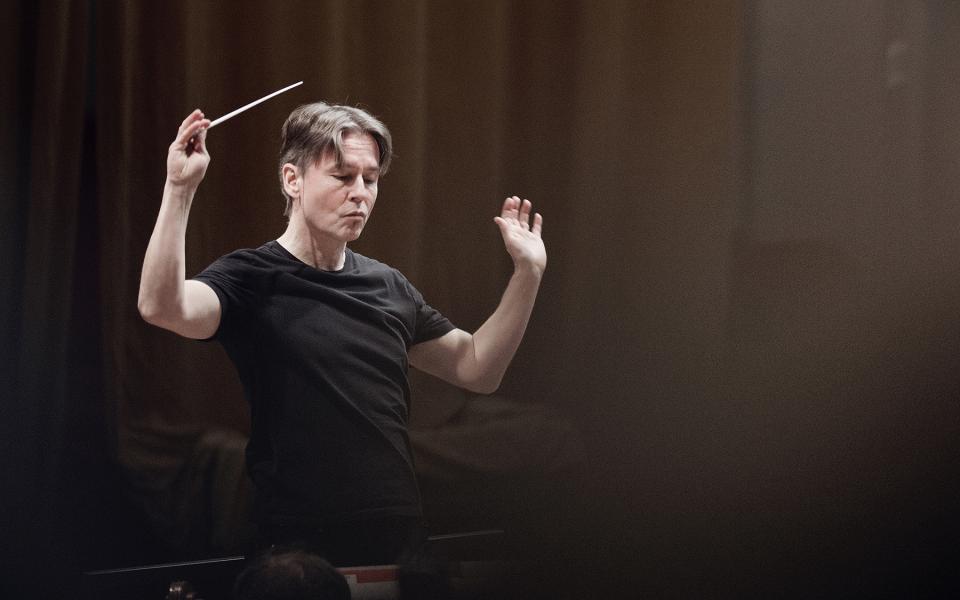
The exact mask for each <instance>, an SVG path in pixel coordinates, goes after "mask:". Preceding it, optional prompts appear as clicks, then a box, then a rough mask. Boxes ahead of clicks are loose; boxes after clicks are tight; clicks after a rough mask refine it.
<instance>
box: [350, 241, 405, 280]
mask: <svg viewBox="0 0 960 600" xmlns="http://www.w3.org/2000/svg"><path fill="white" fill-rule="evenodd" d="M347 252H349V253H350V255H351V257H352V259H353V268H354V270H355V271H356V272H357V273H359V274H361V275H371V276H379V277H383V278H388V279H396V280H402V281H406V280H407V278H406V277H404V276H403V273H401V272H400V271H399V270H397V269H395V268H393V267H391V266H390V265H388V264H386V263H383V262H380V261H379V260H377V259H375V258H370V257H369V256H364V255H362V254H360V253H359V252H354V251H352V250H349V249H348V250H347Z"/></svg>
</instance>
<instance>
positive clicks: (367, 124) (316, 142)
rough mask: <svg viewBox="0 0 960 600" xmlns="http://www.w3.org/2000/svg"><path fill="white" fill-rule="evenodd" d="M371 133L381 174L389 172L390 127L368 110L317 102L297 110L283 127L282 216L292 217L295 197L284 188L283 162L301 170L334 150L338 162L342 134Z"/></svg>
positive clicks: (281, 139)
mask: <svg viewBox="0 0 960 600" xmlns="http://www.w3.org/2000/svg"><path fill="white" fill-rule="evenodd" d="M346 133H368V134H370V135H371V136H372V137H373V139H374V140H375V141H376V142H377V147H378V148H379V149H380V157H379V158H380V161H379V162H380V175H381V176H383V175H386V173H387V169H389V168H390V159H391V158H392V157H393V140H392V139H391V137H390V131H389V130H388V129H387V126H386V125H384V124H383V123H382V122H380V120H379V119H377V118H376V117H374V116H373V115H371V114H370V113H368V112H367V111H365V110H362V109H360V108H355V107H352V106H340V105H336V104H332V105H331V104H326V103H325V102H314V103H312V104H304V105H303V106H300V107H297V108H296V109H294V111H293V112H292V113H290V116H289V117H287V120H286V121H285V122H284V124H283V127H282V128H281V129H280V166H279V171H280V192H281V193H282V194H283V197H284V198H285V199H286V207H285V208H284V209H283V216H285V217H289V216H290V208H291V206H292V205H293V198H291V197H290V196H288V195H287V192H286V190H284V189H283V165H285V164H287V163H290V164H292V165H296V167H297V168H298V169H300V172H301V173H302V172H304V171H306V168H307V166H308V165H311V164H315V163H316V162H318V161H319V160H320V157H321V156H323V154H324V153H325V152H327V151H333V154H334V157H335V158H336V160H337V164H340V163H342V162H343V136H344V134H346Z"/></svg>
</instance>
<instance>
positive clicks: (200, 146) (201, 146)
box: [190, 125, 207, 153]
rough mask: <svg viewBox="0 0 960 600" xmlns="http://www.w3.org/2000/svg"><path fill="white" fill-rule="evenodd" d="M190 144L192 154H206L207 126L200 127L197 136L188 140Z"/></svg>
mask: <svg viewBox="0 0 960 600" xmlns="http://www.w3.org/2000/svg"><path fill="white" fill-rule="evenodd" d="M190 141H191V143H192V144H193V151H194V152H200V153H203V152H206V151H207V125H204V126H202V127H200V131H198V132H197V135H195V136H193V137H192V138H190Z"/></svg>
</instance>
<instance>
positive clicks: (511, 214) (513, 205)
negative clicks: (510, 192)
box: [500, 196, 520, 219]
mask: <svg viewBox="0 0 960 600" xmlns="http://www.w3.org/2000/svg"><path fill="white" fill-rule="evenodd" d="M519 203H520V199H519V198H517V197H516V196H510V197H509V198H507V199H506V200H504V201H503V209H502V210H501V211H500V216H501V217H502V218H504V219H516V218H517V208H518V206H519Z"/></svg>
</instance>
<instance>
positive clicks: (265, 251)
mask: <svg viewBox="0 0 960 600" xmlns="http://www.w3.org/2000/svg"><path fill="white" fill-rule="evenodd" d="M275 246H276V242H267V243H266V244H264V245H262V246H260V247H259V248H241V249H239V250H234V251H233V252H229V253H227V254H224V255H223V256H221V257H220V258H218V259H217V260H215V261H213V263H211V264H210V266H209V267H207V270H220V271H222V270H228V271H233V270H238V271H243V270H252V271H256V270H258V269H276V268H277V267H279V266H283V265H284V264H286V263H292V262H293V261H291V260H290V259H289V258H288V257H286V256H284V255H283V254H282V253H280V252H279V251H278V250H277V248H276V247H275Z"/></svg>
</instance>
